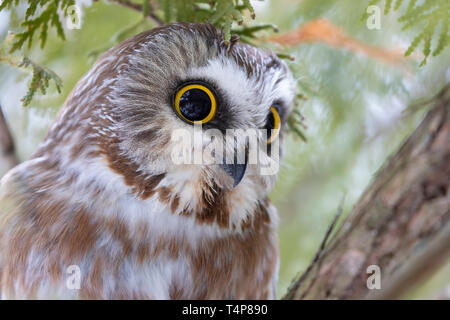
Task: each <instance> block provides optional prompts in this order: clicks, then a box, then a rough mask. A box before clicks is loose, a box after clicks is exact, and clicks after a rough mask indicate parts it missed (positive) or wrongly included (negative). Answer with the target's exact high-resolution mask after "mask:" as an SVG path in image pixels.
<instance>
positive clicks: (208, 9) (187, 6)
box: [144, 0, 255, 40]
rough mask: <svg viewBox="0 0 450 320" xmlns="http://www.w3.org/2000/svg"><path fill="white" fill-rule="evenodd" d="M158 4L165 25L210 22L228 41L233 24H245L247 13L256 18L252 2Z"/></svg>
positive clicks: (166, 0) (222, 0)
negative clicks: (185, 22)
mask: <svg viewBox="0 0 450 320" xmlns="http://www.w3.org/2000/svg"><path fill="white" fill-rule="evenodd" d="M144 1H145V0H144ZM158 4H159V7H161V8H162V9H163V14H164V22H165V23H169V22H172V21H189V22H209V23H211V24H213V25H214V26H216V27H218V28H220V29H222V30H223V32H224V34H225V39H226V40H229V39H230V37H231V34H232V29H231V28H232V25H233V23H234V22H236V23H237V24H238V25H241V24H242V23H243V21H244V14H245V13H244V12H245V11H247V10H248V11H249V12H250V17H251V18H252V19H254V18H255V10H254V9H253V6H252V5H251V3H250V0H184V1H179V0H158Z"/></svg>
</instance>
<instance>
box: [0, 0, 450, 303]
mask: <svg viewBox="0 0 450 320" xmlns="http://www.w3.org/2000/svg"><path fill="white" fill-rule="evenodd" d="M77 3H78V4H80V5H83V6H84V16H83V24H82V28H81V29H80V30H67V32H66V36H67V41H65V42H63V41H61V40H60V39H59V38H56V36H55V34H54V33H53V32H51V33H50V37H49V39H48V43H47V45H46V47H45V49H44V50H40V49H39V47H38V45H34V46H33V47H32V48H31V49H29V50H28V51H27V54H28V55H29V56H30V57H31V58H32V59H33V60H34V61H36V62H37V63H39V64H42V65H44V66H46V67H48V68H51V69H52V70H54V71H55V72H56V73H57V74H58V75H59V76H60V77H61V78H62V79H63V82H64V87H63V91H62V93H61V94H57V92H56V90H55V89H54V88H53V87H52V90H50V92H49V94H47V95H45V96H42V95H36V97H35V99H34V100H33V101H32V102H31V105H30V106H28V107H26V108H24V107H22V105H21V102H20V99H21V98H22V97H23V96H24V95H25V93H26V90H27V84H28V82H29V81H30V75H29V74H27V73H24V72H21V71H19V70H18V69H15V68H12V67H9V66H6V65H2V64H0V105H1V106H2V108H3V110H4V113H5V116H6V118H7V120H8V124H9V126H10V129H11V131H12V133H13V136H14V139H15V142H16V148H17V150H16V151H17V154H18V157H19V158H20V160H26V159H27V158H28V157H29V156H30V155H31V153H32V152H33V151H34V150H35V149H36V147H37V145H38V144H39V142H40V141H41V139H42V137H43V135H44V134H45V132H46V130H47V128H48V127H49V125H50V124H51V122H52V121H53V119H54V118H55V116H56V114H57V112H58V110H59V109H60V107H61V106H62V104H63V102H64V100H65V98H66V97H67V95H68V94H69V92H70V91H71V89H72V88H73V87H74V85H75V83H76V82H77V81H78V80H79V79H80V78H81V76H82V75H83V74H84V73H86V72H87V71H88V70H89V68H90V67H91V66H92V64H93V62H94V61H95V58H94V57H95V54H93V52H92V51H93V50H94V51H98V52H103V51H105V50H106V49H108V48H109V47H111V46H112V45H114V44H115V40H114V35H117V34H118V33H120V32H121V31H122V30H125V29H127V28H130V27H132V26H134V25H135V24H136V23H137V22H138V21H139V20H140V19H141V17H142V15H141V14H140V13H138V12H135V11H132V10H129V9H125V8H122V7H119V6H118V5H116V4H113V3H106V2H104V1H100V2H93V3H92V2H91V1H90V0H84V1H77ZM252 3H253V4H254V6H255V9H256V22H270V23H274V24H276V25H278V26H279V28H280V32H281V33H282V32H286V31H290V30H294V29H296V28H298V27H299V26H300V25H301V24H303V23H305V22H308V21H311V20H314V19H317V18H321V17H322V18H326V19H328V20H329V21H330V22H331V23H333V24H334V25H335V26H338V27H339V28H341V29H342V30H343V31H344V32H345V33H346V34H347V35H349V36H351V37H352V38H354V39H358V40H359V41H361V42H363V43H366V44H370V45H375V46H379V47H381V48H386V49H389V50H401V51H403V52H404V51H405V50H406V48H407V47H408V46H409V44H410V43H411V41H412V40H413V38H414V36H415V35H416V34H417V33H418V32H419V31H418V30H417V29H414V28H413V29H411V30H409V31H407V32H405V31H402V30H401V25H400V24H399V23H398V22H397V18H398V15H399V13H391V14H389V15H387V16H384V15H382V17H381V28H380V29H379V30H376V29H375V30H369V29H368V28H367V27H366V22H365V21H361V16H362V14H363V13H364V10H365V7H366V6H367V1H356V0H339V1H337V0H321V1H317V0H303V1H301V0H276V1H275V0H272V1H268V0H266V1H264V2H260V1H253V2H252ZM24 10H25V9H24V8H19V9H18V10H15V11H14V12H2V13H0V42H1V41H2V40H3V39H4V38H5V36H6V35H7V31H8V30H12V31H16V32H17V31H19V30H20V27H19V23H20V21H21V17H22V16H23V13H24ZM151 27H152V24H151V23H150V22H148V23H146V24H143V25H139V26H138V27H136V28H130V29H129V30H128V32H126V34H125V35H121V36H128V35H129V36H131V35H133V34H134V33H137V32H140V31H142V30H144V29H148V28H151ZM262 46H266V44H263V45H262ZM267 46H270V47H272V48H275V50H278V51H279V50H281V49H280V48H277V47H276V46H274V45H267ZM283 50H285V51H287V52H288V53H289V54H291V55H293V56H295V61H293V62H289V65H290V66H291V67H292V69H293V70H294V71H295V77H296V78H297V79H298V80H299V81H300V83H301V84H302V86H301V87H300V90H301V91H302V92H303V93H305V94H306V95H307V97H308V99H307V100H301V101H300V108H301V110H302V112H303V114H304V116H305V118H306V122H307V124H308V129H307V130H306V132H305V133H306V136H307V138H308V142H307V143H305V142H303V141H302V140H300V139H299V138H297V137H294V136H290V137H289V138H288V141H287V145H286V147H285V150H286V152H285V158H284V164H283V167H282V169H281V171H280V174H279V180H278V183H277V185H276V187H275V189H274V190H273V192H272V196H271V198H272V200H273V202H274V203H275V204H276V206H277V207H278V211H279V214H280V231H279V237H280V247H281V268H280V277H279V287H278V294H279V296H280V297H281V296H282V295H283V294H284V293H285V292H286V288H287V286H288V285H289V284H290V282H291V280H292V279H293V278H294V276H296V275H297V274H298V273H299V272H301V271H303V270H305V269H306V267H307V266H308V264H309V262H310V261H311V259H312V257H313V255H314V253H315V251H316V250H317V248H318V246H319V243H320V241H321V240H322V237H323V235H324V233H325V230H326V229H327V227H328V225H329V223H330V221H331V219H332V217H333V215H334V214H335V212H336V210H337V208H338V205H339V202H340V200H341V198H342V196H343V194H345V203H344V213H347V212H348V211H349V210H350V209H351V207H352V206H353V205H354V203H355V202H356V201H357V199H358V197H359V196H360V194H361V193H362V192H363V191H364V189H365V187H366V186H367V185H368V183H369V182H370V181H371V178H372V177H373V175H374V173H375V172H376V171H377V170H378V169H379V168H380V166H381V165H382V164H383V162H384V161H385V160H386V159H387V157H388V156H389V155H390V154H392V153H393V152H395V150H396V149H397V148H398V147H399V145H400V144H401V142H402V141H404V139H405V138H406V137H407V136H408V135H409V134H410V133H411V132H412V130H413V129H414V128H415V127H416V126H417V124H418V123H419V121H420V119H421V118H422V116H423V113H424V111H425V110H424V109H419V110H413V109H412V108H408V106H409V105H411V104H412V103H414V102H417V101H420V99H425V98H427V97H431V96H432V95H434V94H436V93H437V92H438V91H439V90H440V89H441V88H442V87H443V86H444V85H445V84H446V83H448V82H450V50H449V49H448V48H447V49H446V50H445V51H444V52H443V53H442V54H441V55H439V56H438V57H435V58H430V59H429V61H428V63H427V64H426V65H425V66H424V67H419V64H420V61H421V57H420V56H419V57H413V58H411V59H405V61H404V63H403V64H402V66H399V65H392V64H387V63H386V62H383V61H380V60H376V59H373V58H371V57H368V56H366V55H364V54H360V53H355V52H351V51H348V50H345V49H339V48H333V47H330V46H329V45H327V44H324V43H301V44H299V45H297V46H294V47H291V48H287V49H283ZM94 53H95V52H94ZM3 173H4V169H2V168H1V167H0V175H2V174H3ZM445 290H447V291H446V292H447V294H449V291H450V266H446V267H444V268H443V269H441V270H440V271H439V273H438V274H436V275H435V276H434V277H433V278H432V279H430V280H429V281H428V282H427V283H426V284H425V285H424V286H422V287H421V288H419V289H417V290H415V291H414V292H410V293H409V294H408V296H407V297H406V298H434V297H437V296H438V295H442V294H443V292H445ZM449 295H450V294H449Z"/></svg>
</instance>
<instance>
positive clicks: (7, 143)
mask: <svg viewBox="0 0 450 320" xmlns="http://www.w3.org/2000/svg"><path fill="white" fill-rule="evenodd" d="M14 150H15V148H14V140H13V138H12V136H11V133H10V131H9V128H8V124H7V123H6V119H5V116H4V115H3V111H2V108H1V106H0V177H1V175H2V174H3V173H4V172H6V171H8V170H9V169H11V168H13V167H15V166H16V165H17V164H18V163H19V162H18V160H17V157H16V154H15V152H14Z"/></svg>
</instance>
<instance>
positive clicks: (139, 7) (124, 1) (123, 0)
mask: <svg viewBox="0 0 450 320" xmlns="http://www.w3.org/2000/svg"><path fill="white" fill-rule="evenodd" d="M148 1H150V10H149V13H148V18H149V19H150V20H152V21H153V22H154V23H155V24H156V25H157V26H163V25H164V24H165V23H164V21H162V20H161V18H159V17H158V16H157V15H156V14H155V12H154V6H153V4H152V2H151V0H148ZM111 2H115V3H117V4H120V5H121V6H123V7H126V8H129V9H132V10H135V11H139V12H143V7H142V5H141V4H138V3H134V2H131V1H129V0H111Z"/></svg>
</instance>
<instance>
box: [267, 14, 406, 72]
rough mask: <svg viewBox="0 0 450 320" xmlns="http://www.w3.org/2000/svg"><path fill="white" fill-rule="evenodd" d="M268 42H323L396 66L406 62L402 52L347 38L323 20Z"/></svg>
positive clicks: (295, 43)
mask: <svg viewBox="0 0 450 320" xmlns="http://www.w3.org/2000/svg"><path fill="white" fill-rule="evenodd" d="M268 40H269V41H271V42H275V43H279V44H281V45H288V46H293V45H297V44H299V43H303V42H323V43H326V44H328V45H329V46H332V47H336V48H343V49H347V50H350V51H352V52H356V53H362V54H364V55H367V56H369V57H372V58H374V59H377V60H381V61H384V62H387V63H390V64H396V65H398V64H403V63H404V62H405V60H406V59H405V57H404V54H403V52H402V50H388V49H383V48H380V47H376V46H372V45H368V44H365V43H363V42H361V41H360V40H358V39H354V38H352V37H350V36H348V35H347V34H345V32H344V31H343V30H341V29H340V28H339V27H337V26H335V25H333V24H332V23H331V22H330V21H328V20H327V19H324V18H321V19H316V20H312V21H310V22H307V23H305V24H303V25H302V26H300V27H299V28H298V29H296V30H293V31H290V32H287V33H284V34H280V35H276V36H273V37H270V38H269V39H268Z"/></svg>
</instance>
